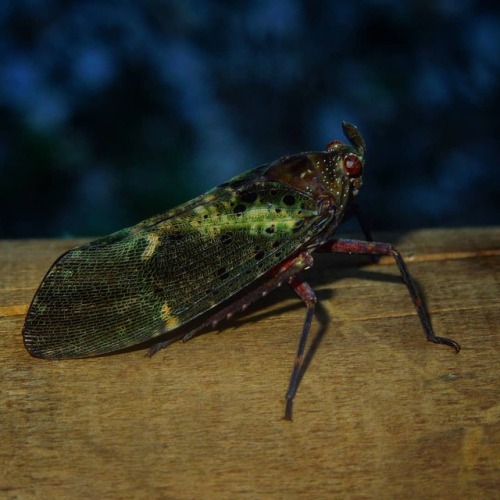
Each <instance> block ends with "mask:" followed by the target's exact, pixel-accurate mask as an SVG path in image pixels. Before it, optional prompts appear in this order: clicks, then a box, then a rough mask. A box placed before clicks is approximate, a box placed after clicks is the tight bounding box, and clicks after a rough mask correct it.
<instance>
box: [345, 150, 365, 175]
mask: <svg viewBox="0 0 500 500" xmlns="http://www.w3.org/2000/svg"><path fill="white" fill-rule="evenodd" d="M344 168H345V169H346V171H347V173H348V174H349V175H350V176H351V177H356V176H357V175H359V174H360V173H361V160H360V159H359V158H358V157H357V156H356V155H347V156H346V157H345V158H344Z"/></svg>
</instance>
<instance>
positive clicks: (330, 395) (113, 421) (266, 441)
mask: <svg viewBox="0 0 500 500" xmlns="http://www.w3.org/2000/svg"><path fill="white" fill-rule="evenodd" d="M395 236H398V237H395ZM380 239H381V240H384V241H393V242H394V243H395V244H396V246H397V247H399V248H400V250H401V251H402V252H403V255H404V256H405V257H406V258H407V262H408V265H409V268H410V270H411V272H412V273H413V275H414V277H415V278H416V280H417V281H418V283H419V285H420V288H421V289H422V290H423V292H424V294H425V296H426V299H427V303H428V307H429V310H430V312H431V316H432V321H433V324H434V327H435V331H436V334H437V335H442V336H449V337H451V338H453V339H455V340H457V341H458V342H460V343H461V345H462V352H461V353H460V354H458V355H457V354H455V353H454V352H453V350H452V349H451V348H447V347H445V346H436V345H432V344H430V343H428V342H426V341H425V338H424V335H423V332H422V329H421V326H420V324H419V321H418V318H417V316H416V313H415V311H414V309H413V305H412V303H411V301H410V299H409V297H408V294H407V292H406V289H405V288H404V285H402V283H401V280H400V279H399V277H398V272H397V269H396V266H395V265H394V262H393V261H392V260H391V259H389V258H384V259H382V260H381V262H380V263H378V264H374V263H371V262H370V261H369V260H367V259H366V258H362V257H349V256H329V255H320V256H318V257H317V259H316V263H315V267H314V268H313V269H311V270H310V271H308V272H306V273H304V277H305V278H306V279H307V280H308V282H309V283H310V284H311V285H312V286H313V288H314V289H315V290H316V291H317V295H318V297H319V299H320V302H321V304H322V308H321V310H320V311H319V313H318V315H317V319H316V320H315V323H314V325H313V332H312V337H313V339H312V342H313V346H314V348H313V350H314V355H313V356H309V357H308V358H307V361H308V368H307V370H306V372H305V374H304V376H303V379H302V382H301V385H300V387H299V390H298V394H297V397H296V400H295V407H294V410H295V411H294V421H293V422H292V423H290V422H285V421H282V420H281V416H282V413H283V409H284V394H285V390H286V387H287V383H288V378H289V375H290V371H291V368H292V363H293V359H294V354H295V349H296V344H297V341H298V337H299V334H300V329H301V325H302V321H303V318H304V313H305V310H304V307H303V305H302V304H301V303H300V302H299V301H298V300H297V299H296V297H295V296H294V295H293V293H292V292H291V291H289V290H286V289H280V290H279V291H277V292H276V293H273V294H271V295H270V296H269V297H266V299H264V300H262V301H261V302H260V303H258V304H256V305H255V306H254V307H252V308H251V309H250V310H249V311H248V313H247V314H245V315H243V316H241V317H239V318H235V319H234V320H233V321H231V322H228V323H227V325H224V329H223V331H222V333H220V334H213V333H210V334H207V335H203V336H201V337H198V338H195V339H193V340H192V341H190V342H188V343H186V344H182V343H177V344H175V345H173V346H170V347H169V348H168V349H165V350H163V351H161V352H160V353H158V354H157V355H156V356H154V357H153V358H152V359H148V358H146V357H145V350H144V349H141V350H136V351H132V352H127V353H121V354H117V355H110V356H105V357H101V358H93V359H85V360H70V361H58V362H56V361H44V360H39V359H35V358H32V357H30V356H29V354H28V353H27V352H26V351H25V350H24V347H23V343H22V337H21V328H22V324H23V320H24V314H25V312H26V310H27V307H28V304H29V301H30V300H31V298H32V296H33V294H34V292H35V290H36V287H37V285H38V284H39V282H40V281H41V279H42V278H43V276H44V273H45V272H46V271H47V269H48V267H49V266H50V264H51V263H52V261H53V260H54V259H55V258H56V257H57V256H58V255H59V254H60V253H62V252H63V251H64V250H66V249H68V248H71V247H72V246H74V245H76V244H78V243H80V242H76V241H53V240H50V241H3V242H0V255H1V260H0V271H1V276H2V280H1V282H0V289H1V294H0V297H1V300H0V370H1V389H0V392H1V395H0V398H1V400H0V428H1V430H2V444H1V447H0V457H1V463H0V492H1V493H0V496H1V497H4V498H30V497H37V498H54V497H56V498H63V497H66V498H98V497H102V498H159V497H163V498H198V497H205V498H235V497H250V498H258V497H261V498H262V497H266V498H284V497H291V498H301V497H303V498H342V497H349V498H353V497H356V498H360V497H371V498H494V497H498V494H499V491H500V381H499V378H500V333H499V324H500V321H499V319H500V308H499V279H498V277H499V273H498V269H499V264H500V229H498V228H485V229H461V230H439V231H436V230H433V231H416V232H412V233H410V234H405V235H392V236H388V235H384V237H383V238H382V237H380ZM309 353H310V354H311V351H309Z"/></svg>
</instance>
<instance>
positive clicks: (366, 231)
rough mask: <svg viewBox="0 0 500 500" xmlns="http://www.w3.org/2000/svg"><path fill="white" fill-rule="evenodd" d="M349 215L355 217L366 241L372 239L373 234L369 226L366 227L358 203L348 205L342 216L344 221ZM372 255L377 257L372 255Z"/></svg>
mask: <svg viewBox="0 0 500 500" xmlns="http://www.w3.org/2000/svg"><path fill="white" fill-rule="evenodd" d="M351 217H356V220H357V221H358V224H359V227H360V228H361V231H363V235H364V237H365V240H366V241H373V236H372V232H371V231H370V228H369V227H368V224H367V223H366V219H365V218H364V217H363V214H362V212H361V209H360V208H359V205H358V204H356V203H352V204H351V205H350V207H349V212H347V214H346V215H345V217H344V221H345V220H347V219H350V218H351ZM373 257H377V256H376V255H374V256H373Z"/></svg>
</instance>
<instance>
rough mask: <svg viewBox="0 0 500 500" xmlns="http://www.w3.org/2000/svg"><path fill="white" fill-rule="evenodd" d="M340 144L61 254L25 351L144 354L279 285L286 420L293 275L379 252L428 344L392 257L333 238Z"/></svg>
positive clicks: (346, 185)
mask: <svg viewBox="0 0 500 500" xmlns="http://www.w3.org/2000/svg"><path fill="white" fill-rule="evenodd" d="M343 131H344V134H345V135H346V137H347V138H348V139H349V142H350V145H347V144H344V143H342V142H340V141H333V142H331V143H330V144H328V146H327V148H326V151H320V152H308V153H300V154H295V155H291V156H284V157H282V158H280V159H278V160H276V161H274V162H272V163H269V164H266V165H262V166H260V167H257V168H255V169H253V170H250V171H248V172H246V173H244V174H242V175H239V176H237V177H234V178H233V179H231V180H230V181H228V182H225V183H223V184H221V185H220V186H218V187H216V188H214V189H212V190H211V191H208V192H207V193H205V194H203V195H201V196H198V197H197V198H195V199H193V200H191V201H188V202H187V203H185V204H183V205H180V206H179V207H177V208H174V209H172V210H170V211H168V212H166V213H164V214H161V215H157V216H155V217H151V218H150V219H147V220H145V221H143V222H140V223H139V224H137V225H135V226H133V227H130V228H127V229H122V230H120V231H117V232H115V233H113V234H111V235H109V236H106V237H104V238H101V239H98V240H95V241H92V242H90V243H87V244H85V245H83V246H80V247H78V248H75V249H73V250H70V251H69V252H67V253H65V254H64V255H62V256H61V257H59V259H58V260H57V261H56V262H55V263H54V264H53V265H52V267H51V268H50V270H49V271H48V273H47V275H46V276H45V278H44V280H43V282H42V283H41V285H40V287H39V289H38V291H37V292H36V294H35V296H34V298H33V301H32V303H31V306H30V308H29V311H28V314H27V317H26V321H25V325H24V329H23V337H24V344H25V346H26V349H27V350H28V351H29V352H30V353H31V354H32V355H33V356H36V357H41V358H48V359H65V358H81V357H88V356H97V355H102V354H106V353H110V352H114V351H118V350H122V349H125V348H129V347H131V346H135V345H137V344H141V343H143V342H146V341H150V340H151V339H156V340H157V343H156V344H155V345H154V346H153V347H152V348H151V349H150V351H149V354H150V355H152V354H154V353H155V352H157V351H158V350H159V349H161V348H163V347H166V346H167V345H169V344H171V343H172V342H174V341H176V340H184V341H186V340H188V339H190V338H191V337H193V336H194V335H195V334H197V333H199V332H200V331H201V330H203V329H206V328H207V327H212V328H214V327H215V326H216V325H217V324H218V323H219V322H220V321H222V320H224V319H226V318H229V317H231V316H232V315H233V314H235V313H237V312H240V311H242V310H244V309H245V308H246V307H248V305H249V304H251V303H253V302H255V301H256V300H258V299H259V298H260V297H262V296H263V295H265V294H267V293H269V292H271V291H272V290H273V289H275V288H277V287H278V286H280V285H282V284H283V283H288V284H289V285H290V286H291V288H292V289H293V290H294V291H295V292H296V294H297V295H298V296H299V297H300V299H301V300H302V301H303V302H304V304H305V306H306V316H305V320H304V324H303V326H302V333H301V335H300V340H299V344H298V348H297V355H296V359H295V362H294V365H293V370H292V374H291V377H290V382H289V386H288V390H287V392H286V406H285V419H288V420H290V419H291V418H292V404H293V399H294V396H295V393H296V391H297V384H298V380H299V376H300V370H301V366H302V360H303V356H304V350H305V345H306V341H307V337H308V334H309V331H310V329H311V322H312V319H313V314H314V307H315V304H316V301H317V300H316V296H315V294H314V291H313V290H312V288H311V287H310V286H309V284H308V283H307V282H306V281H304V280H303V279H302V275H301V274H302V271H305V270H306V269H308V268H309V267H311V266H312V264H313V253H314V252H333V253H347V254H366V255H371V256H381V255H390V256H392V257H393V258H394V259H395V261H396V264H397V266H398V268H399V271H400V273H401V276H402V278H403V281H404V283H405V284H406V287H407V289H408V291H409V293H410V296H411V298H412V300H413V303H414V305H415V308H416V310H417V313H418V316H419V318H420V321H421V323H422V327H423V329H424V332H425V335H426V337H427V339H428V340H429V341H431V342H434V343H436V344H446V345H449V346H451V347H453V348H454V349H455V350H456V351H457V352H458V351H459V350H460V346H459V344H458V343H457V342H455V341H454V340H451V339H447V338H444V337H437V336H436V335H435V334H434V332H433V329H432V326H431V323H430V320H429V315H428V313H427V311H426V308H425V305H424V302H423V300H422V298H421V296H420V294H419V292H418V290H417V288H416V286H415V284H414V282H413V279H412V278H411V276H410V273H409V271H408V268H407V266H406V264H405V262H404V260H403V257H402V256H401V254H400V253H399V252H398V251H397V250H396V249H395V248H394V247H393V246H392V245H390V244H388V243H379V242H374V241H371V237H370V234H369V232H368V231H367V230H366V229H365V228H364V226H363V225H362V228H363V229H364V232H365V236H366V238H367V241H363V240H348V239H335V238H334V234H335V231H336V230H337V228H338V227H339V226H340V225H341V224H342V222H343V221H345V220H346V219H347V218H349V217H351V216H353V215H354V216H355V215H356V205H355V203H354V199H355V197H356V196H357V194H358V191H359V189H360V188H361V185H362V175H363V169H364V155H365V142H364V140H363V138H362V136H361V134H360V132H359V131H358V129H357V128H356V127H355V126H354V125H351V124H349V123H346V122H344V123H343Z"/></svg>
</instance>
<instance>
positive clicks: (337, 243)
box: [318, 239, 460, 352]
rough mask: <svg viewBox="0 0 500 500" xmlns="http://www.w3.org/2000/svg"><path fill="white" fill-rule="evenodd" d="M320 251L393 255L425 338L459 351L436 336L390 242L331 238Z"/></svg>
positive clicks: (413, 284)
mask: <svg viewBox="0 0 500 500" xmlns="http://www.w3.org/2000/svg"><path fill="white" fill-rule="evenodd" d="M318 250H319V251H321V252H325V251H326V252H333V253H348V254H361V255H379V256H380V255H390V256H392V257H394V259H395V261H396V264H397V265H398V268H399V272H400V273H401V277H402V278H403V281H404V283H405V285H406V287H407V288H408V292H410V296H411V298H412V300H413V304H414V305H415V309H416V310H417V313H418V316H419V318H420V322H421V323H422V327H423V328H424V332H425V335H426V337H427V340H429V341H430V342H434V343H435V344H445V345H449V346H451V347H453V348H454V349H455V351H457V352H459V351H460V344H458V342H455V341H454V340H452V339H447V338H445V337H436V335H434V331H433V329H432V326H431V322H430V319H429V313H428V312H427V309H426V308H425V304H424V301H423V300H422V297H421V295H420V293H419V292H418V290H417V287H416V286H415V283H414V281H413V279H412V277H411V275H410V271H408V268H407V267H406V264H405V261H404V260H403V257H402V256H401V254H400V253H399V251H398V250H396V249H395V248H394V247H393V246H392V245H391V244H389V243H378V242H375V241H360V240H348V239H340V240H331V241H329V242H327V243H326V244H325V245H323V246H322V247H320V249H318Z"/></svg>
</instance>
